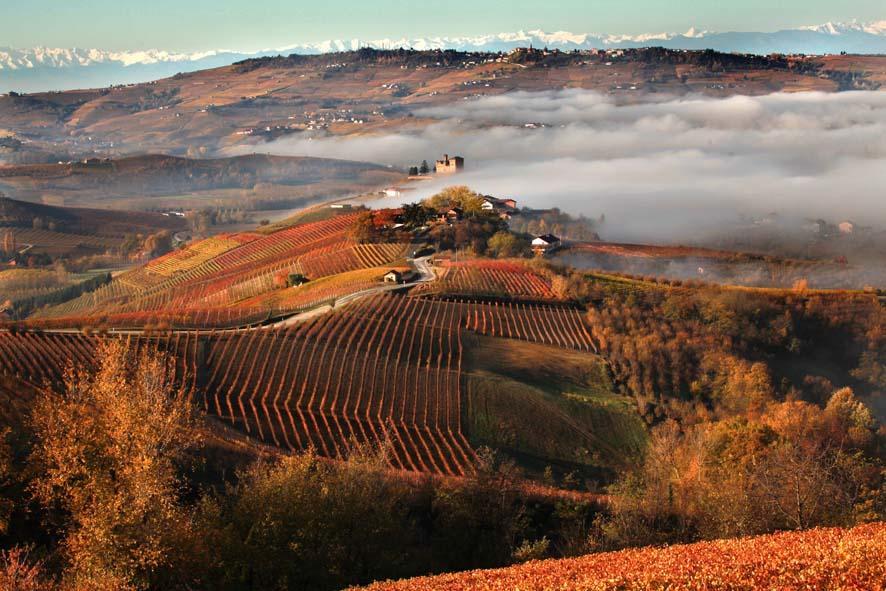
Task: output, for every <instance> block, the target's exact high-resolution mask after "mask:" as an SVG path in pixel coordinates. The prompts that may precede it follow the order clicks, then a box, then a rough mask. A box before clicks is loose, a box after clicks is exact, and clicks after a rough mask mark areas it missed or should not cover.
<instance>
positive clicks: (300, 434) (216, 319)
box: [0, 269, 593, 475]
mask: <svg viewBox="0 0 886 591" xmlns="http://www.w3.org/2000/svg"><path fill="white" fill-rule="evenodd" d="M370 272H372V273H378V272H379V271H378V270H377V269H371V270H369V271H366V272H363V271H357V272H352V273H345V274H343V275H341V276H337V277H336V278H331V279H330V280H329V283H330V284H332V287H335V284H336V281H342V283H343V284H344V285H345V286H348V288H349V289H350V288H352V286H353V285H354V283H349V282H348V281H346V280H344V279H341V278H347V276H348V275H356V276H357V279H355V281H356V282H357V283H358V284H359V275H360V274H362V273H366V274H369V273H370ZM333 279H334V280H333ZM309 285H310V284H309ZM299 289H300V288H299ZM291 291H293V292H297V291H298V289H295V290H291ZM225 311H227V312H228V314H229V315H228V316H227V317H226V316H225ZM232 311H235V312H240V313H243V314H244V316H242V317H239V318H235V317H232V316H230V314H232V313H233V312H232ZM249 313H251V314H254V316H253V317H251V318H247V314H249ZM263 313H264V314H266V312H265V311H264V309H262V308H260V307H259V308H249V307H246V306H243V307H240V308H215V309H212V308H206V309H203V310H202V311H194V312H193V314H194V315H193V316H192V317H188V316H187V315H188V314H190V312H188V311H182V312H180V313H178V317H175V318H173V317H172V316H173V313H172V312H168V313H162V314H157V313H145V312H133V313H123V314H121V315H120V319H121V320H122V319H125V318H126V317H127V314H128V315H130V316H132V315H135V316H138V315H141V317H135V318H128V320H127V321H128V322H129V323H131V324H132V325H139V324H141V325H148V326H149V327H153V328H159V329H162V330H158V331H155V332H154V335H155V336H150V335H149V334H147V333H142V334H141V335H140V336H135V335H129V336H117V337H114V336H110V337H100V336H84V335H80V334H53V333H34V332H20V333H10V332H3V333H0V375H2V376H5V378H7V379H14V380H19V381H23V382H25V383H27V384H28V385H29V386H30V387H39V386H40V385H42V384H43V383H44V382H47V381H48V382H57V381H58V380H59V379H60V377H61V375H62V372H63V369H64V367H65V366H66V364H67V363H68V362H69V360H72V361H74V362H75V363H76V364H77V365H78V366H82V367H89V365H90V364H91V355H92V352H93V350H94V347H95V343H96V339H98V338H128V339H131V340H132V341H133V342H134V343H136V344H138V345H139V346H147V345H148V344H150V346H156V347H160V348H162V349H164V350H167V351H169V352H170V354H172V355H173V356H174V357H175V358H176V367H177V368H178V375H179V378H180V381H181V383H182V384H184V385H186V386H187V388H188V390H189V391H191V392H192V393H193V395H194V396H195V397H196V399H198V400H199V401H200V403H201V404H202V406H203V408H204V410H205V411H206V412H207V413H209V414H211V415H214V416H217V417H219V418H220V419H222V420H224V421H228V422H230V423H231V424H232V425H233V426H235V427H236V428H238V429H240V430H242V431H243V432H244V433H246V434H247V435H249V436H251V437H255V438H258V439H260V440H261V441H263V442H265V443H268V444H271V445H275V446H278V447H281V448H284V449H293V450H297V449H307V448H309V447H310V448H315V449H316V450H318V452H319V453H321V454H322V455H325V456H328V457H333V458H336V457H343V456H346V455H347V454H348V451H349V449H350V448H351V446H352V445H353V443H354V442H364V441H373V442H379V441H387V442H389V446H390V447H389V450H390V456H389V457H390V462H391V464H392V466H393V467H395V468H398V469H402V470H408V471H416V472H428V473H435V474H446V475H461V474H464V473H465V472H466V471H469V470H470V467H471V465H472V462H473V458H474V452H473V450H472V448H471V445H470V443H469V442H468V437H467V434H466V433H465V431H464V427H463V416H464V409H463V399H464V379H463V377H462V373H461V372H462V363H463V355H464V349H465V345H464V338H465V336H466V335H467V331H469V330H470V331H476V332H478V333H480V334H489V335H492V336H498V337H506V338H516V339H523V340H529V341H532V342H538V343H547V344H549V345H554V346H559V347H566V348H570V349H576V350H579V351H589V350H593V343H592V342H591V341H590V338H589V336H588V335H587V331H586V330H585V328H584V325H583V322H582V319H581V315H580V314H579V313H578V312H577V311H576V310H571V309H567V308H563V307H556V306H541V305H533V306H529V305H524V304H513V303H510V304H491V303H475V302H467V301H453V300H447V299H440V298H434V297H420V296H408V295H392V294H377V295H374V296H369V297H364V298H362V299H359V300H357V301H355V302H354V303H351V304H350V305H348V306H346V307H344V308H342V309H340V310H336V311H335V312H332V313H328V314H322V315H317V316H314V317H312V318H311V319H309V320H307V321H304V322H300V323H294V324H291V325H289V326H286V327H280V328H270V327H269V328H259V329H254V330H237V331H222V332H215V331H207V330H206V328H207V327H212V326H224V325H226V324H227V325H233V324H236V323H238V322H239V323H250V322H255V321H257V320H260V319H262V314H263ZM164 314H165V315H164ZM200 314H202V316H200ZM55 322H56V323H58V325H59V326H61V323H63V322H64V320H63V319H60V320H56V321H55ZM174 325H189V326H193V327H195V328H197V327H202V330H201V331H189V332H173V333H170V332H168V331H166V330H165V329H166V328H168V327H169V326H174Z"/></svg>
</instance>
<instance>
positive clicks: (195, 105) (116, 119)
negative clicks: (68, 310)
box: [0, 48, 886, 162]
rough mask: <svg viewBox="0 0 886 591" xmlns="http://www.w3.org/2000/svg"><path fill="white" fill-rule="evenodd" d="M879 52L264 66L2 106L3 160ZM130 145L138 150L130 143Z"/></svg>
mask: <svg viewBox="0 0 886 591" xmlns="http://www.w3.org/2000/svg"><path fill="white" fill-rule="evenodd" d="M884 82H886V58H884V57H878V56H839V55H835V56H821V57H809V58H804V57H791V58H785V57H772V58H769V57H759V56H751V55H736V54H727V53H716V52H713V51H678V50H666V49H660V48H651V49H623V50H608V51H590V50H584V51H579V52H568V53H566V52H559V51H556V50H551V51H542V50H531V51H530V50H525V49H524V50H516V51H515V52H513V53H511V54H508V55H500V54H498V53H480V52H457V51H412V50H409V51H407V50H397V51H380V50H373V49H361V50H359V51H351V52H343V53H332V54H323V55H319V56H299V55H292V56H289V57H267V58H258V59H251V60H247V61H243V62H240V63H237V64H233V65H230V66H225V67H221V68H215V69H210V70H203V71H199V72H193V73H188V74H179V75H176V76H173V77H172V78H166V79H163V80H158V81H156V82H150V83H144V84H135V85H129V86H120V87H113V88H104V89H97V90H78V91H68V92H61V93H39V94H32V95H15V96H12V95H10V96H5V97H0V120H2V121H3V128H4V132H5V134H6V135H7V139H6V140H5V144H6V145H7V147H6V148H4V150H3V152H2V153H0V155H2V158H3V159H4V160H6V161H7V162H35V161H37V162H53V161H55V160H66V159H67V157H66V156H64V154H72V155H75V156H77V157H86V156H90V155H95V154H97V155H101V156H115V155H121V154H127V153H132V152H133V151H134V150H136V149H137V150H138V151H140V152H144V151H155V152H163V153H169V154H177V155H184V154H186V153H187V151H188V150H189V149H191V150H205V151H206V153H207V154H209V155H215V154H218V152H219V151H220V150H223V149H225V148H231V147H234V146H238V147H241V148H242V147H244V146H261V144H263V143H264V142H266V141H267V140H269V139H276V138H280V137H283V136H290V135H292V136H295V137H311V136H314V135H320V136H324V135H327V134H332V135H346V134H355V133H357V134H364V133H372V132H377V131H379V130H393V129H400V130H406V129H410V128H413V127H414V126H420V125H423V124H424V123H423V122H422V120H421V119H420V118H418V117H415V113H416V111H417V110H418V109H420V108H421V107H427V106H440V105H445V104H451V103H454V102H456V101H461V100H463V99H465V98H472V97H476V96H480V95H497V94H502V93H506V92H510V91H514V90H529V91H531V90H546V89H560V88H583V89H592V90H596V91H599V92H602V93H607V94H611V95H613V96H615V97H617V98H618V99H619V100H624V101H634V100H639V99H641V98H643V97H644V96H647V95H650V94H663V93H667V94H670V95H686V94H689V93H701V94H705V95H709V96H730V95H735V94H744V95H760V94H767V93H770V92H774V91H786V92H791V91H798V90H820V91H826V92H833V91H838V90H849V89H876V88H879V87H880V86H881V85H882V84H883V83H884ZM136 146H137V148H135V147H136Z"/></svg>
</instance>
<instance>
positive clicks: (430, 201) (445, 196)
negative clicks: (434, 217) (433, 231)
mask: <svg viewBox="0 0 886 591" xmlns="http://www.w3.org/2000/svg"><path fill="white" fill-rule="evenodd" d="M424 204H425V205H426V206H428V207H430V208H432V209H435V210H436V209H440V208H441V207H459V208H461V209H462V210H463V211H464V212H465V213H466V214H478V213H482V212H483V196H482V195H480V194H479V193H476V192H474V191H472V190H470V189H469V188H468V187H465V186H463V185H458V186H453V187H446V188H445V189H443V190H442V191H440V192H439V193H437V194H436V195H432V196H431V197H428V198H427V199H426V200H425V202H424Z"/></svg>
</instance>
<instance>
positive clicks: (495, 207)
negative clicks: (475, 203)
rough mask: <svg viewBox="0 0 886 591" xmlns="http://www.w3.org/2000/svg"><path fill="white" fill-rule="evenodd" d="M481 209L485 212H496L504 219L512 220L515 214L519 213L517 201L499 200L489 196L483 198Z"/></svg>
mask: <svg viewBox="0 0 886 591" xmlns="http://www.w3.org/2000/svg"><path fill="white" fill-rule="evenodd" d="M480 207H481V208H482V209H483V211H494V212H495V213H497V214H498V215H499V216H500V217H502V218H503V219H510V217H511V216H512V215H513V214H515V213H517V212H518V210H517V201H516V200H515V199H498V198H496V197H492V196H489V195H487V196H485V197H484V198H483V203H482V204H481V205H480Z"/></svg>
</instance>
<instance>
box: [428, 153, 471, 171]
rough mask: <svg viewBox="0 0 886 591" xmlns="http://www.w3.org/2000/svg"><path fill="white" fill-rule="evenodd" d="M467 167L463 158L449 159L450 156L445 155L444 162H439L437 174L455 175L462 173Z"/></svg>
mask: <svg viewBox="0 0 886 591" xmlns="http://www.w3.org/2000/svg"><path fill="white" fill-rule="evenodd" d="M464 167H465V159H464V158H462V157H461V156H453V157H452V158H450V157H449V154H443V159H442V160H437V166H436V169H435V170H436V171H437V174H455V173H457V172H461V171H462V170H463V169H464Z"/></svg>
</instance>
